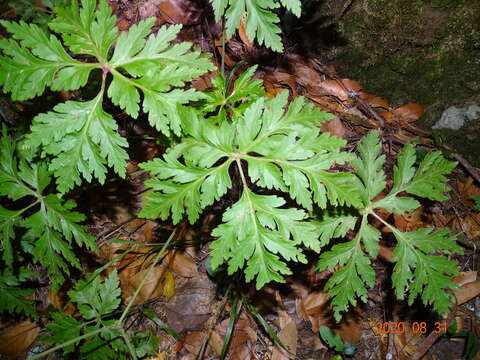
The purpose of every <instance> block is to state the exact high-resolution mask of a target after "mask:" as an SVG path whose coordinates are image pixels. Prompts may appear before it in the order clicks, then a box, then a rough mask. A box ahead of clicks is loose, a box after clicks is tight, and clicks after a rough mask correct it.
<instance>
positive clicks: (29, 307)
mask: <svg viewBox="0 0 480 360" xmlns="http://www.w3.org/2000/svg"><path fill="white" fill-rule="evenodd" d="M34 275H36V273H35V272H34V271H32V270H30V269H27V268H23V267H22V268H20V269H19V271H18V274H14V273H13V272H12V271H11V270H5V271H3V272H2V273H0V312H4V311H7V312H9V313H14V312H15V313H17V314H20V313H24V314H25V315H27V316H29V317H31V318H33V319H38V314H37V312H36V310H35V303H34V302H33V301H32V300H29V299H27V298H26V297H27V296H30V295H31V294H32V293H33V290H32V289H28V288H25V284H23V283H24V282H25V281H26V280H28V279H29V278H31V277H32V276H34Z"/></svg>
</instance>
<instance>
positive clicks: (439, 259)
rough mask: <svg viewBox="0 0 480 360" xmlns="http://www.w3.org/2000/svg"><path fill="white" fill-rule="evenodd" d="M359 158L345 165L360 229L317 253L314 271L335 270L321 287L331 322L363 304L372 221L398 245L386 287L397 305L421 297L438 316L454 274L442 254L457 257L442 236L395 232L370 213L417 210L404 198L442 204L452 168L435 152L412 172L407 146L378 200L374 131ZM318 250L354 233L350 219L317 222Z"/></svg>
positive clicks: (379, 163)
mask: <svg viewBox="0 0 480 360" xmlns="http://www.w3.org/2000/svg"><path fill="white" fill-rule="evenodd" d="M358 152H359V157H356V158H355V159H353V160H352V161H351V164H352V166H353V168H354V169H355V171H356V174H357V176H358V182H357V187H358V193H359V194H361V196H362V206H360V207H359V208H358V209H359V210H360V214H361V215H360V224H359V227H358V230H356V235H355V237H354V238H353V240H351V241H349V242H346V243H340V244H337V245H334V246H333V247H332V249H331V250H330V251H326V252H323V253H322V254H321V256H320V260H319V262H318V265H317V269H318V270H325V269H334V268H335V267H336V266H338V265H340V266H341V268H340V270H338V271H336V272H335V273H334V274H333V275H332V277H331V278H330V280H329V281H328V283H327V289H328V290H329V294H330V295H331V296H332V298H333V300H332V305H333V307H334V310H335V317H336V318H337V319H339V318H340V316H341V315H340V313H341V312H343V311H346V310H347V309H348V307H349V305H350V304H352V305H356V298H357V297H360V298H361V299H362V300H363V301H365V300H366V298H367V287H372V286H373V285H374V282H375V272H374V270H373V268H372V266H371V260H370V259H371V258H374V257H376V256H377V249H378V242H379V239H380V236H381V234H380V232H379V231H378V230H377V229H376V228H374V227H373V226H372V225H370V224H369V223H368V219H369V217H370V218H376V219H377V220H379V221H380V222H382V223H384V225H386V226H387V227H389V228H390V229H391V231H392V232H393V235H394V236H395V238H396V240H397V242H398V244H397V246H396V248H395V250H394V261H395V267H394V269H393V276H392V283H393V287H394V289H395V294H396V295H397V297H398V298H399V299H404V298H408V303H409V304H412V303H413V301H414V299H415V298H416V297H417V296H419V295H420V296H421V298H422V301H423V302H424V304H425V305H432V306H433V308H434V309H435V310H437V311H439V312H443V313H446V312H448V310H449V307H450V305H451V302H452V300H453V299H452V296H453V295H452V294H451V293H449V292H448V291H447V290H448V289H455V288H456V287H457V286H456V285H455V283H454V282H453V281H452V279H451V278H452V276H453V275H455V274H457V273H458V270H457V266H456V263H455V262H454V261H451V260H448V259H447V258H446V257H445V256H441V255H443V254H452V253H458V254H460V253H462V249H461V248H460V247H459V246H458V245H457V244H456V242H455V238H454V237H452V236H451V235H450V233H449V231H448V230H445V229H442V230H439V231H434V229H432V228H422V229H419V230H416V231H411V232H401V231H400V230H398V229H397V228H395V227H394V226H393V225H391V224H389V223H387V222H386V221H385V220H383V219H382V218H381V217H380V216H379V215H377V214H376V213H375V210H376V209H379V208H381V209H385V210H388V211H389V212H393V213H396V214H403V213H405V212H406V211H411V210H414V209H416V208H417V207H419V206H420V203H419V202H418V201H417V200H416V199H414V198H412V197H410V196H407V193H409V194H413V195H416V196H419V197H425V198H428V199H431V200H444V199H446V196H445V195H444V192H445V191H446V190H447V189H448V187H447V186H446V181H447V178H446V176H445V175H446V174H448V173H450V172H451V171H452V169H453V168H454V167H455V163H453V162H449V161H447V160H446V159H444V158H443V157H442V155H441V153H440V152H433V153H429V154H427V155H426V156H425V158H424V159H423V160H422V161H421V162H420V165H419V166H418V168H416V167H415V166H414V164H415V161H416V155H415V149H414V147H413V145H411V144H407V145H405V147H404V148H403V150H402V151H401V153H400V154H398V156H397V165H396V166H395V168H394V175H393V180H394V181H393V187H392V188H391V190H390V192H388V193H387V195H385V196H384V197H382V198H380V199H378V195H379V194H380V193H381V192H383V191H385V188H386V181H385V173H384V171H383V165H384V162H385V156H383V155H380V153H381V144H380V142H379V140H378V131H372V132H370V134H369V135H368V136H366V137H365V138H364V139H363V140H362V141H361V142H360V144H359V146H358ZM319 227H320V231H321V233H322V240H323V241H322V244H327V243H328V241H329V240H330V239H331V238H334V237H342V236H344V235H345V234H346V232H347V231H348V230H353V229H354V228H355V221H352V217H351V216H348V217H346V216H345V215H342V214H336V215H329V216H327V217H326V218H325V220H323V221H321V222H320V225H319Z"/></svg>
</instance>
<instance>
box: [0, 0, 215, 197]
mask: <svg viewBox="0 0 480 360" xmlns="http://www.w3.org/2000/svg"><path fill="white" fill-rule="evenodd" d="M54 11H55V18H54V20H53V21H51V22H50V23H49V24H48V26H49V28H50V29H51V30H52V31H53V32H54V33H56V34H59V35H60V38H59V37H57V36H56V35H55V34H53V33H49V32H46V31H45V30H44V29H42V28H41V27H39V26H38V25H35V24H27V23H25V22H23V21H21V22H19V23H15V22H9V21H1V24H2V25H3V26H4V27H5V29H6V30H7V31H8V32H9V33H10V34H11V38H9V39H0V51H1V52H2V53H3V56H0V85H2V86H3V90H4V91H5V92H10V93H11V94H12V98H13V100H27V99H31V98H34V97H36V96H40V95H42V94H43V93H44V92H45V90H46V89H47V88H50V89H52V90H54V91H56V90H64V91H70V90H77V89H79V88H81V87H83V86H85V85H86V84H87V82H88V81H89V78H90V77H91V72H92V71H95V70H97V71H100V72H101V73H102V82H101V84H99V90H98V93H97V95H96V96H94V98H93V99H91V100H88V101H76V100H71V101H67V102H65V103H61V104H58V105H57V106H55V107H54V109H53V111H50V112H48V113H46V114H40V115H38V116H36V117H35V118H34V120H33V125H32V128H31V133H30V134H28V136H27V139H26V141H25V142H24V147H25V150H30V151H31V150H32V149H33V150H34V151H39V152H40V154H41V155H42V156H43V157H49V158H51V159H52V160H51V161H50V162H49V165H48V168H49V170H50V171H51V172H53V174H54V175H55V177H56V178H57V183H58V189H59V190H60V191H61V192H63V193H65V192H67V191H69V190H71V189H72V188H73V187H74V186H75V185H79V184H80V183H81V182H82V178H83V179H85V180H87V181H88V182H91V181H92V179H93V178H96V179H98V180H99V181H100V182H101V183H103V182H104V181H105V179H106V174H107V170H108V167H111V168H113V169H114V171H115V172H116V173H117V174H118V175H120V176H125V160H126V159H127V158H128V155H127V152H126V151H125V148H126V147H127V146H128V144H127V141H126V140H125V139H124V138H122V137H121V136H120V135H119V134H118V133H117V131H116V130H117V128H118V126H117V124H116V122H115V120H114V119H113V117H112V116H111V115H110V114H109V113H107V112H105V110H104V109H103V101H104V99H105V97H108V98H109V99H110V100H111V101H112V102H113V103H114V104H115V105H118V106H119V107H120V108H121V109H123V110H124V111H125V112H126V113H127V114H128V115H130V116H131V117H133V118H137V117H138V116H139V113H140V108H142V110H143V111H144V112H145V113H147V114H148V120H149V122H150V124H151V125H152V126H154V127H155V128H157V129H158V130H160V131H162V132H163V133H164V134H166V135H167V136H168V135H169V134H170V133H171V132H172V131H173V132H174V133H175V134H176V135H180V134H181V127H182V125H181V124H182V119H181V115H180V114H181V113H182V112H181V108H182V107H183V106H184V105H185V104H187V103H189V102H190V101H192V100H198V99H199V98H201V94H200V93H199V92H196V91H195V90H193V89H190V90H183V89H182V87H183V86H184V85H185V84H186V83H187V82H188V81H191V80H192V79H193V78H195V77H198V76H199V75H202V74H203V73H205V72H207V71H209V70H213V65H212V64H211V63H210V61H209V60H208V59H207V58H206V57H204V56H201V55H200V53H199V52H197V51H190V49H191V47H192V45H191V44H190V43H185V42H184V43H178V44H174V45H172V44H171V41H172V40H173V39H175V37H176V35H177V34H178V32H179V31H180V29H181V26H178V25H174V26H170V27H166V26H164V27H162V28H160V29H159V30H158V31H157V33H156V34H151V32H152V28H153V25H154V22H155V19H153V18H150V19H147V20H142V21H140V22H139V23H138V24H135V25H133V26H132V27H131V28H130V29H129V30H128V31H127V32H122V33H120V34H119V31H118V29H117V27H116V25H115V24H116V17H115V16H114V15H113V14H112V10H111V9H110V7H109V5H108V3H107V1H106V0H100V1H99V4H98V8H97V1H96V0H81V6H80V5H79V3H78V1H77V0H73V1H70V2H69V5H68V6H65V7H56V8H55V10H54ZM60 39H61V40H62V41H63V42H62V41H61V40H60ZM80 59H81V60H80ZM83 59H86V60H83ZM107 75H110V76H107ZM107 80H108V81H107ZM141 95H142V96H143V98H142V99H141ZM72 119H75V121H72Z"/></svg>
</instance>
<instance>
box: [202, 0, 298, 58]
mask: <svg viewBox="0 0 480 360" xmlns="http://www.w3.org/2000/svg"><path fill="white" fill-rule="evenodd" d="M210 3H211V4H212V6H213V9H214V12H215V19H216V21H219V20H220V18H221V17H222V16H223V15H224V14H225V16H226V19H227V21H226V24H225V28H226V33H227V36H228V37H231V36H232V35H233V33H234V32H235V30H236V29H238V28H239V26H240V20H241V19H242V17H243V16H244V14H245V13H247V19H246V23H245V25H246V33H247V36H248V38H249V39H250V40H251V41H253V40H254V39H257V40H258V42H259V44H260V45H262V44H264V45H265V46H267V47H269V48H271V49H272V50H274V51H278V52H281V51H283V45H282V39H281V38H280V35H279V33H280V28H279V27H278V23H279V22H280V19H279V17H278V16H277V15H276V14H275V13H274V12H272V10H273V9H276V8H278V7H280V5H283V6H285V7H286V8H287V9H288V10H290V11H291V12H292V13H293V14H295V15H296V16H297V17H299V16H300V15H301V1H300V0H279V1H278V0H210Z"/></svg>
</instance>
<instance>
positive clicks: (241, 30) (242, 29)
mask: <svg viewBox="0 0 480 360" xmlns="http://www.w3.org/2000/svg"><path fill="white" fill-rule="evenodd" d="M238 35H239V36H240V39H241V40H242V42H243V43H244V44H245V45H247V46H248V47H249V48H251V47H253V44H252V42H251V41H250V39H249V38H248V36H247V32H246V27H245V20H244V18H242V19H240V27H239V28H238Z"/></svg>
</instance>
